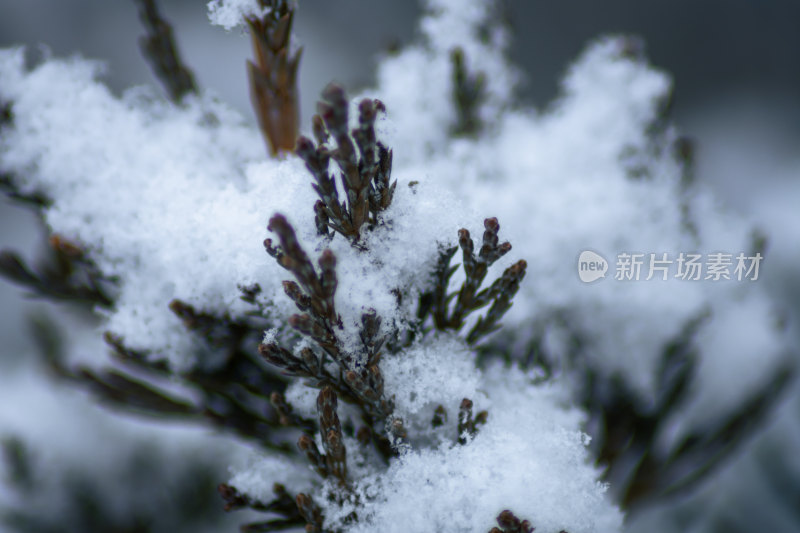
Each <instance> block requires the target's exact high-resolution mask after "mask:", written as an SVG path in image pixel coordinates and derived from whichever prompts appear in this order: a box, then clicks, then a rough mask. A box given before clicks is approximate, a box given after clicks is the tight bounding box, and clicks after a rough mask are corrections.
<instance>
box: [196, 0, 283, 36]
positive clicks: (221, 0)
mask: <svg viewBox="0 0 800 533" xmlns="http://www.w3.org/2000/svg"><path fill="white" fill-rule="evenodd" d="M207 6H208V19H209V20H210V21H211V23H212V24H215V25H217V26H222V27H223V28H225V29H226V30H230V29H233V28H235V27H236V26H241V25H244V23H245V19H246V18H247V17H263V16H264V15H265V14H267V13H268V12H269V9H270V8H268V7H261V4H260V2H259V0H211V1H210V2H209V3H208V4H207Z"/></svg>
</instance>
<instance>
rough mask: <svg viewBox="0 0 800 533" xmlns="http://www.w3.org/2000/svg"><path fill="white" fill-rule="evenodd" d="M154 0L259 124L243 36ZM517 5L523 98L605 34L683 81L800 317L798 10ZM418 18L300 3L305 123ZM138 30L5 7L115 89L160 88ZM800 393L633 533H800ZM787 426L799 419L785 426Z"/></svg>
mask: <svg viewBox="0 0 800 533" xmlns="http://www.w3.org/2000/svg"><path fill="white" fill-rule="evenodd" d="M159 3H160V6H161V8H162V12H163V15H164V16H165V18H167V19H168V20H170V21H171V22H172V24H173V26H174V29H175V34H176V38H177V41H178V45H179V49H180V51H181V53H182V54H183V57H184V58H185V60H186V63H187V64H188V65H189V66H190V67H191V68H192V69H193V70H194V72H195V75H196V77H197V81H198V83H199V85H200V86H201V87H203V88H206V89H210V90H212V91H213V92H215V93H217V94H218V95H219V96H220V98H221V99H222V100H224V101H226V102H229V103H231V104H232V105H234V106H235V107H236V108H238V109H239V110H240V111H241V112H242V113H243V114H244V115H245V116H248V117H251V116H252V113H251V110H250V103H249V96H248V92H247V91H248V89H247V83H246V76H245V68H244V66H245V61H246V59H247V58H248V57H249V56H250V48H249V40H248V39H247V37H246V35H244V34H243V33H242V32H241V31H238V30H234V31H231V32H225V31H224V30H222V29H220V28H217V27H212V26H210V25H209V24H208V23H207V17H206V5H205V4H206V2H205V1H204V0H161V1H160V2H159ZM506 11H507V18H508V21H509V23H510V25H511V27H512V30H513V42H512V47H511V56H512V60H513V61H514V62H515V63H516V64H517V65H518V66H519V67H520V70H521V71H522V72H523V73H524V76H525V82H524V84H523V86H522V87H521V90H520V98H521V101H522V102H524V103H527V104H529V105H533V106H535V107H537V108H539V109H543V108H546V107H547V105H548V103H549V102H550V101H551V100H552V99H553V98H554V97H556V96H557V94H558V83H559V80H560V78H561V76H562V73H563V72H564V70H565V69H566V68H567V67H568V65H569V64H570V62H571V61H572V60H573V59H575V58H576V57H577V55H578V54H579V52H580V51H581V50H582V49H583V48H584V46H585V45H586V43H587V42H588V41H590V40H592V39H594V38H596V37H598V36H601V35H604V34H609V33H625V34H633V35H638V36H641V37H642V38H643V39H644V42H645V43H646V53H647V56H648V57H649V59H650V61H651V63H652V64H653V65H655V66H656V67H658V68H660V69H663V70H665V71H667V72H669V73H670V74H671V75H672V77H673V81H674V109H673V119H674V122H675V124H676V126H677V127H678V129H679V130H680V131H681V133H682V134H684V135H687V136H689V137H691V138H693V139H695V140H696V141H697V148H698V151H697V164H698V167H697V172H696V176H697V179H698V180H699V181H700V182H702V183H705V184H707V185H708V186H709V187H711V188H713V189H715V191H716V195H717V197H718V198H719V199H720V200H721V201H722V202H723V203H725V204H727V206H728V207H729V209H731V210H732V211H733V212H735V213H738V214H740V215H741V216H742V217H745V218H747V219H748V220H752V221H753V222H754V223H755V225H756V226H758V227H759V228H761V229H762V230H763V232H764V233H765V234H766V235H767V236H768V238H769V241H768V242H769V245H768V255H767V259H766V260H765V263H764V271H763V274H762V279H761V281H760V282H761V283H763V284H764V285H766V286H767V288H768V290H769V291H770V292H771V293H772V294H773V296H774V299H775V302H776V304H777V305H778V306H779V307H781V309H782V310H783V311H784V312H785V314H786V315H787V316H793V317H794V320H795V321H796V318H797V316H798V315H800V313H798V311H800V278H798V276H796V275H795V272H796V271H797V267H796V265H798V264H800V151H798V150H797V146H798V142H799V141H800V3H798V2H793V1H790V0H763V1H758V2H756V1H755V0H704V1H701V2H698V1H697V0H693V1H690V0H670V1H666V0H651V1H648V2H641V1H639V0H604V1H598V0H560V1H558V2H554V1H544V0H534V1H531V0H528V1H523V0H508V1H507V2H506ZM419 12H420V7H419V5H417V3H415V2H374V1H370V0H340V1H337V2H330V1H325V0H301V1H300V7H299V13H298V16H297V18H296V27H295V31H296V33H297V35H298V38H299V41H300V42H301V44H302V45H303V46H304V55H303V60H302V63H301V73H300V90H301V98H302V104H301V105H302V114H303V118H302V122H301V124H307V123H308V118H309V117H310V114H311V113H312V112H313V105H314V102H315V100H316V98H317V95H318V94H319V92H320V90H321V89H322V88H323V87H324V86H325V85H326V84H327V83H328V82H329V81H331V80H336V81H338V82H340V83H342V84H343V85H344V86H346V87H347V88H348V89H350V90H351V91H352V90H354V89H357V88H358V87H361V86H365V85H368V84H369V83H370V82H371V81H372V73H373V69H374V66H375V64H376V61H377V58H378V57H379V56H380V55H381V54H382V53H384V52H385V51H386V50H388V49H390V48H392V47H395V46H397V45H402V44H403V43H406V42H408V41H409V40H410V39H411V38H412V37H413V35H414V27H415V22H416V20H417V18H418V15H419ZM142 33H143V32H142V28H141V25H140V23H139V20H138V17H137V14H136V10H135V7H134V4H133V2H132V1H130V0H115V1H109V0H0V47H6V46H11V45H17V44H25V45H28V46H30V47H34V48H37V47H40V46H46V47H47V48H48V49H49V50H50V52H49V53H52V54H53V55H57V56H65V55H66V56H68V55H73V54H79V55H82V56H85V57H89V58H95V59H99V60H101V61H102V62H104V63H105V64H106V67H107V69H106V78H105V79H106V80H107V82H108V84H109V85H110V87H111V88H112V89H113V90H114V91H116V92H120V91H122V90H124V89H125V88H127V87H130V86H132V85H141V84H149V85H157V82H156V80H155V79H154V78H153V76H152V74H151V72H150V70H149V68H148V66H147V64H146V63H145V61H144V60H143V59H142V57H141V56H140V54H139V48H138V38H139V36H140V35H141V34H142ZM45 53H47V52H45ZM0 83H2V80H0ZM42 241H43V233H42V231H41V228H40V227H39V226H38V221H37V219H36V218H35V217H34V216H32V215H31V214H30V213H29V212H27V211H25V210H23V209H20V208H19V207H16V206H13V205H11V204H10V203H9V202H8V201H7V200H6V199H5V198H0V248H9V247H10V248H14V249H16V250H19V251H21V252H22V253H23V254H24V255H26V256H27V257H32V256H35V255H36V254H37V250H38V249H39V248H40V246H41V243H42ZM38 305H39V304H37V303H36V302H31V301H29V300H27V299H25V297H24V294H23V293H22V291H20V290H19V289H18V288H17V287H15V286H13V285H11V284H9V283H8V282H6V281H5V280H3V279H0V339H2V342H1V343H0V372H6V371H8V369H10V368H11V367H12V366H15V365H16V364H18V363H19V362H20V358H23V357H25V354H29V353H31V352H33V351H34V345H33V342H32V340H31V338H30V335H29V334H28V330H27V328H26V321H27V317H28V316H30V315H31V313H34V312H36V311H37V309H38V307H37V306H38ZM798 397H800V395H798V394H795V395H794V399H793V400H791V401H789V402H787V403H786V404H785V405H784V406H783V407H782V408H781V410H780V412H779V413H776V414H775V415H774V417H773V422H772V424H771V425H770V426H769V427H768V428H767V429H766V431H764V432H763V433H762V435H760V436H759V437H758V438H757V439H754V440H753V441H752V442H751V443H750V445H749V446H748V447H747V449H746V450H743V451H742V452H740V454H739V455H738V456H737V458H736V459H735V460H734V461H732V462H731V464H729V466H728V467H727V468H726V469H725V470H724V471H723V472H722V473H721V474H720V475H719V476H718V477H717V478H716V479H715V480H714V481H713V482H711V483H706V484H705V485H704V486H703V487H701V489H700V490H699V491H698V493H697V494H696V495H694V496H692V497H691V498H688V499H687V501H683V502H681V501H677V502H675V503H674V507H669V508H665V509H661V510H657V511H654V512H653V513H650V514H649V515H647V516H643V517H638V518H637V519H636V521H634V523H632V524H631V528H632V529H633V530H637V531H639V530H640V531H726V532H737V531H742V532H744V531H750V532H752V531H771V532H772V533H776V532H778V533H779V532H783V531H786V532H787V533H790V532H795V533H796V532H797V531H800V511H798V509H800V488H799V487H798V485H797V484H796V481H797V479H796V478H794V481H795V483H794V484H793V483H792V482H791V479H792V478H791V476H790V475H789V474H791V473H792V472H794V473H795V474H796V473H798V472H800V465H798V464H796V463H795V464H794V465H782V464H780V463H776V462H775V461H774V459H773V460H772V461H770V457H775V456H776V454H777V456H782V457H785V456H786V455H792V454H791V453H790V452H791V449H792V447H795V451H796V449H798V448H797V447H800V431H798V427H800V401H797V398H798ZM786 420H792V421H794V423H793V424H788V425H787V424H785V423H782V422H781V421H786ZM787 447H788V449H787ZM784 466H787V467H788V468H784ZM787 471H788V472H789V474H787ZM787 476H789V477H788V478H787ZM744 479H747V480H748V481H747V482H746V483H745V482H743V481H742V480H744ZM786 479H789V480H790V481H786ZM723 485H724V486H727V487H728V490H727V492H724V494H722V493H721V492H720V491H719V490H717V487H719V486H723ZM731 487H735V489H731ZM721 494H722V495H721ZM753 528H755V529H753Z"/></svg>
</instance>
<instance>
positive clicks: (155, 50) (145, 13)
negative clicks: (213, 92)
mask: <svg viewBox="0 0 800 533" xmlns="http://www.w3.org/2000/svg"><path fill="white" fill-rule="evenodd" d="M134 1H135V2H136V6H137V8H138V9H139V18H140V19H141V20H142V24H143V25H144V27H145V30H146V31H147V34H146V35H145V36H144V37H142V38H141V40H140V41H139V46H140V48H141V50H142V54H143V55H144V56H145V58H147V61H148V63H150V67H151V68H152V69H153V72H154V73H155V74H156V77H157V78H158V79H159V81H161V83H162V84H163V85H164V88H165V89H166V90H167V93H169V97H170V99H171V100H172V101H173V102H176V103H178V102H180V101H181V100H183V99H184V98H185V97H186V96H187V95H189V94H196V93H197V84H196V83H195V81H194V75H193V74H192V71H191V70H190V69H189V67H187V66H186V65H185V64H184V63H183V61H182V60H181V57H180V54H179V53H178V47H177V45H176V44H175V38H174V36H173V32H172V26H170V24H169V22H167V21H166V20H165V19H164V18H163V17H162V16H161V14H160V13H159V12H158V5H157V4H156V0H134Z"/></svg>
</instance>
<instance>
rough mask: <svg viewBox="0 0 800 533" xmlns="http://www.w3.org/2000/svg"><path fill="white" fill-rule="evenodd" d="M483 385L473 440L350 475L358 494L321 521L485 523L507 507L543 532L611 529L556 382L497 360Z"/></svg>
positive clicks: (440, 526) (614, 519)
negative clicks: (540, 380)
mask: <svg viewBox="0 0 800 533" xmlns="http://www.w3.org/2000/svg"><path fill="white" fill-rule="evenodd" d="M481 386H482V388H484V389H485V390H486V391H487V395H488V400H487V401H488V407H487V408H488V410H489V418H488V422H487V423H486V425H485V426H481V429H480V430H479V431H478V434H477V436H476V437H475V438H474V439H473V440H471V441H469V442H468V443H467V444H465V445H454V444H453V443H452V442H451V443H449V444H442V445H441V446H439V447H437V448H428V449H415V450H413V451H411V452H409V453H407V454H405V455H403V456H402V457H400V458H399V459H396V460H394V461H393V462H392V464H391V466H390V467H389V470H388V471H386V472H380V473H375V474H373V475H372V476H367V477H366V478H364V479H362V480H359V481H357V482H356V486H355V489H354V490H355V493H356V495H357V496H356V498H357V499H359V501H360V502H362V503H361V504H360V505H353V506H352V507H351V506H348V505H345V506H344V507H341V508H340V507H339V506H337V505H333V504H326V509H325V512H326V525H329V526H331V527H335V526H336V525H337V524H338V520H343V519H344V518H345V517H346V516H347V514H349V513H350V512H351V511H353V510H355V511H356V512H357V513H358V516H359V522H358V523H357V524H354V525H352V526H349V530H351V529H352V531H357V532H361V531H364V532H366V531H387V532H398V533H400V532H409V533H415V532H420V533H422V532H428V531H442V532H454V533H455V532H462V531H488V530H489V529H491V527H492V526H493V525H494V523H495V522H494V519H495V517H496V516H497V515H498V514H499V513H500V511H502V510H503V509H510V510H512V512H514V513H515V514H516V515H517V516H518V517H520V518H522V519H527V520H530V521H531V524H532V525H533V526H534V527H536V531H542V532H543V533H557V532H558V531H562V530H567V531H570V532H575V533H588V532H597V533H611V532H613V531H619V530H620V528H621V523H622V520H621V513H620V512H619V511H618V510H617V509H616V508H615V507H614V506H612V505H611V504H610V503H609V502H608V499H607V497H606V495H605V487H604V486H603V485H602V484H599V483H598V482H597V481H596V479H597V476H598V471H597V470H596V469H595V468H594V467H592V466H590V465H589V464H588V462H587V459H588V454H587V450H586V446H585V445H586V443H587V438H586V436H585V435H583V434H582V433H581V432H580V430H579V426H580V422H581V419H582V416H581V415H580V413H579V412H577V411H574V410H565V409H563V408H561V407H559V404H560V403H561V401H562V400H563V398H564V394H563V391H559V390H557V389H555V388H554V387H533V386H531V384H530V379H529V378H528V377H526V376H525V375H524V374H523V373H521V372H520V371H518V370H516V369H501V368H499V367H493V368H491V369H490V370H489V371H488V373H487V375H486V376H485V379H484V380H483V382H482V384H481ZM318 500H319V501H323V498H322V497H321V498H319V499H318ZM410 509H413V512H409V510H410Z"/></svg>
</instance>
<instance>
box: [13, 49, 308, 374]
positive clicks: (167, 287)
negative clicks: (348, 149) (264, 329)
mask: <svg viewBox="0 0 800 533" xmlns="http://www.w3.org/2000/svg"><path fill="white" fill-rule="evenodd" d="M22 65H23V61H22V51H21V50H11V51H5V52H3V53H2V54H0V77H2V78H3V79H4V83H3V86H2V88H1V89H0V98H2V99H6V100H12V101H13V102H14V128H13V129H9V130H7V131H6V132H4V135H3V137H2V140H0V148H2V156H0V157H2V164H3V167H4V168H5V169H6V170H8V171H11V172H12V173H13V174H14V176H15V179H17V180H18V184H19V185H20V187H21V188H22V189H23V190H25V191H31V190H44V191H46V193H47V194H48V195H49V196H50V197H51V198H53V199H54V203H53V205H52V207H50V208H48V209H47V210H46V211H45V221H46V222H47V224H48V225H49V226H50V228H51V229H52V230H53V231H54V232H57V233H59V234H60V235H62V236H64V237H65V238H66V239H68V240H70V241H73V242H76V243H78V244H79V245H80V246H81V247H84V248H85V249H87V250H88V251H89V252H90V254H91V256H92V257H93V258H94V259H95V261H96V262H97V263H98V266H99V267H100V268H101V270H102V271H103V272H105V273H107V274H108V275H112V276H117V277H118V278H119V280H120V282H119V291H120V292H119V296H118V298H117V302H116V305H115V307H114V309H113V310H112V311H110V312H109V317H108V323H107V328H108V329H110V330H111V331H113V332H114V333H116V334H118V335H121V336H122V337H123V338H124V339H125V342H126V343H128V344H129V345H130V346H131V347H134V348H140V349H148V350H152V351H154V352H156V354H155V355H156V356H158V357H165V358H167V359H169V360H171V361H172V362H173V363H174V364H175V365H176V366H177V367H180V368H185V367H187V366H190V365H191V364H194V361H193V359H192V356H191V355H190V354H191V353H192V352H193V351H196V350H198V349H199V347H198V346H196V345H195V344H194V343H193V341H192V338H191V336H190V335H188V334H187V333H186V332H185V331H184V328H183V326H182V325H181V323H180V320H178V319H177V318H176V317H175V316H174V315H173V314H172V312H171V311H170V310H169V307H168V305H169V302H170V301H171V300H172V299H180V300H183V301H185V302H187V303H189V304H191V305H194V306H196V307H197V308H198V309H201V310H206V309H207V310H211V311H216V312H220V311H222V312H225V311H229V312H231V313H232V314H236V313H241V312H244V311H246V310H248V308H247V306H246V305H245V304H244V303H243V302H241V301H240V300H239V290H238V288H237V285H251V284H253V283H259V284H260V285H261V287H263V289H264V293H263V294H262V297H263V298H264V299H265V301H283V300H284V299H285V295H284V294H283V292H282V290H281V288H280V280H281V279H283V278H284V277H285V273H284V271H282V269H280V268H279V267H278V266H277V265H276V264H275V262H274V260H273V259H271V258H270V257H269V256H268V255H267V254H266V253H265V252H264V249H263V247H262V245H261V242H262V241H263V240H264V238H265V237H267V231H266V225H267V220H268V218H269V216H271V215H272V214H273V213H274V212H276V211H282V212H287V213H288V212H299V213H303V212H307V211H310V206H311V205H313V191H312V190H311V188H310V187H309V186H308V181H309V179H308V177H307V174H306V170H305V169H304V168H303V166H302V163H301V162H300V161H298V160H296V159H289V160H285V161H264V160H263V155H262V154H263V143H262V141H261V139H260V137H259V134H258V132H257V131H255V130H254V129H252V128H249V127H245V126H244V124H243V121H242V119H241V118H240V117H239V116H238V115H236V114H235V113H233V112H232V111H230V110H229V109H227V108H225V107H224V106H222V105H221V104H219V103H217V102H214V101H213V100H210V99H206V100H196V101H191V102H188V103H187V105H186V107H180V108H178V107H173V106H171V105H169V104H165V103H160V102H158V101H155V100H143V99H142V98H141V97H138V96H137V98H128V99H122V100H118V99H116V98H114V96H112V95H111V94H110V92H109V91H108V90H107V89H106V88H105V87H104V86H103V85H101V84H100V83H98V82H96V81H94V79H93V77H94V75H95V74H96V69H95V67H94V64H92V63H88V62H84V61H82V60H78V59H75V60H69V61H59V60H53V61H49V62H47V63H44V64H43V65H41V66H39V67H38V68H36V69H35V70H33V71H31V72H30V73H25V72H24V70H23V66H22ZM293 222H294V223H295V226H296V228H297V230H298V233H299V235H301V236H305V235H311V236H313V235H314V229H313V217H306V220H305V224H302V223H299V222H296V221H293ZM288 307H289V306H282V308H284V309H286V312H288V311H289V309H288Z"/></svg>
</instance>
